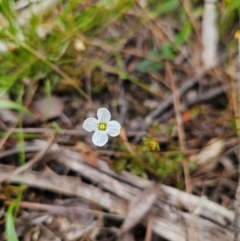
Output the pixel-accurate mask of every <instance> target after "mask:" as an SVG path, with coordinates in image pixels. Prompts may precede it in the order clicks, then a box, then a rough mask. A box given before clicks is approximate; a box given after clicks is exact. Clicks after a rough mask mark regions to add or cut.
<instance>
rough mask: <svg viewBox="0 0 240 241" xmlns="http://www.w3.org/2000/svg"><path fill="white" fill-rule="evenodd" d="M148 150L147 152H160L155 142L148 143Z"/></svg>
mask: <svg viewBox="0 0 240 241" xmlns="http://www.w3.org/2000/svg"><path fill="white" fill-rule="evenodd" d="M147 144H148V150H149V151H160V147H159V143H158V142H157V141H154V140H152V141H148V143H147Z"/></svg>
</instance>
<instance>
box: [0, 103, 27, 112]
mask: <svg viewBox="0 0 240 241" xmlns="http://www.w3.org/2000/svg"><path fill="white" fill-rule="evenodd" d="M0 109H12V110H18V111H22V112H27V113H29V114H30V111H29V110H27V109H26V108H25V107H23V106H22V105H19V104H18V103H15V102H13V101H11V100H0Z"/></svg>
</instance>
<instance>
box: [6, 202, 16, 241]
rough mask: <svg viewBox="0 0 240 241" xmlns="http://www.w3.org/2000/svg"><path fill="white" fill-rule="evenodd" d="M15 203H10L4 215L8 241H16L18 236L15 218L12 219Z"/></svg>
mask: <svg viewBox="0 0 240 241" xmlns="http://www.w3.org/2000/svg"><path fill="white" fill-rule="evenodd" d="M16 205H17V203H16V202H12V203H11V204H10V205H9V207H8V210H7V214H6V234H7V240H8V241H18V236H17V233H16V229H15V225H14V223H15V220H14V219H15V218H14V210H15V209H16Z"/></svg>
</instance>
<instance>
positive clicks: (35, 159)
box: [11, 132, 55, 175]
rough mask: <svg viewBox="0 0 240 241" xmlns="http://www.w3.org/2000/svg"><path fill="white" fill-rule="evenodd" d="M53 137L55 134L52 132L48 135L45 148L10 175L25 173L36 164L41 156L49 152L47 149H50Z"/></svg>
mask: <svg viewBox="0 0 240 241" xmlns="http://www.w3.org/2000/svg"><path fill="white" fill-rule="evenodd" d="M54 137H55V132H52V133H51V134H50V137H49V138H48V141H47V146H46V148H43V149H42V150H41V151H39V152H38V153H37V154H36V155H35V156H34V157H33V158H32V159H31V160H30V161H29V162H27V163H26V164H24V165H23V166H20V167H18V168H16V169H15V170H14V171H13V172H12V173H11V175H17V174H19V173H21V172H24V171H26V170H27V169H28V168H30V167H31V166H33V165H34V164H35V163H36V162H38V161H39V160H40V159H41V158H43V156H44V155H45V154H46V153H47V151H48V150H49V148H50V147H51V145H52V143H53V140H54Z"/></svg>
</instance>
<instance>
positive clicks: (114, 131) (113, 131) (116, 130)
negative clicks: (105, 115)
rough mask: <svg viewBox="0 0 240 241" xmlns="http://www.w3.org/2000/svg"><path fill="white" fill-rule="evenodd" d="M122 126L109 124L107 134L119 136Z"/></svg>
mask: <svg viewBox="0 0 240 241" xmlns="http://www.w3.org/2000/svg"><path fill="white" fill-rule="evenodd" d="M120 130H121V125H120V124H119V123H118V122H117V121H115V120H112V121H109V122H108V124H107V133H108V135H110V136H118V135H119V134H120Z"/></svg>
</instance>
